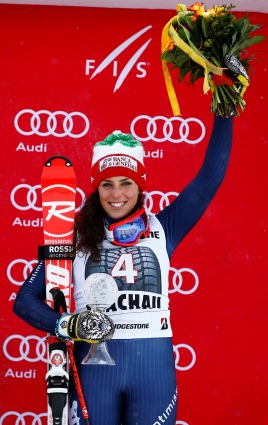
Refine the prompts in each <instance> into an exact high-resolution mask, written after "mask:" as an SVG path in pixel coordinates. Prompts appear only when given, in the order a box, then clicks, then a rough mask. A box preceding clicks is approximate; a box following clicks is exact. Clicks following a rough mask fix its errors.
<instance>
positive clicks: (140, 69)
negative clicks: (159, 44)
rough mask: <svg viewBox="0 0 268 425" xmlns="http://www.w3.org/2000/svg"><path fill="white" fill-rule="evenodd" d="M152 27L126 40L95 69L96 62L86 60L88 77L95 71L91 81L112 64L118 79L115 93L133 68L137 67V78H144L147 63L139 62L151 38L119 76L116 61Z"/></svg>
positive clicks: (114, 74)
mask: <svg viewBox="0 0 268 425" xmlns="http://www.w3.org/2000/svg"><path fill="white" fill-rule="evenodd" d="M151 28H152V26H151V25H149V26H147V27H145V28H143V29H142V30H141V31H138V32H137V33H136V34H134V35H132V36H131V37H130V38H128V39H127V40H125V41H124V42H123V43H121V44H120V45H119V46H118V47H116V49H114V50H113V51H112V52H111V53H110V54H109V55H108V56H107V57H106V58H105V59H104V60H103V61H102V62H101V63H100V65H99V66H98V67H97V68H96V69H95V60H93V59H87V60H86V71H85V73H86V75H90V72H91V70H94V72H93V74H92V75H91V77H90V79H91V80H92V79H93V78H94V77H96V75H98V74H100V73H101V72H102V71H103V70H104V69H105V68H107V66H108V65H110V64H112V69H113V76H114V77H117V80H116V83H115V86H114V92H116V91H117V90H118V89H119V88H120V87H121V85H122V84H123V82H124V81H125V79H126V77H127V76H128V74H129V73H130V71H131V70H132V68H133V67H134V66H135V65H136V69H137V73H136V77H137V78H144V77H145V75H146V70H145V69H144V67H145V66H146V62H138V60H139V58H140V56H141V55H142V53H143V52H144V51H145V49H146V48H147V46H148V45H149V43H150V42H151V40H152V39H151V38H150V39H149V40H147V41H146V42H145V43H144V44H143V45H142V46H141V47H139V48H138V50H137V51H136V52H135V53H134V54H133V56H132V57H131V58H130V59H129V60H128V62H127V63H126V64H125V66H124V68H123V69H122V71H121V72H120V74H119V75H118V61H117V60H115V59H116V58H117V57H118V56H119V55H120V54H121V53H122V52H124V51H125V50H126V49H127V48H128V47H129V46H130V45H131V44H132V43H133V42H134V41H135V40H137V39H138V38H140V37H141V36H142V35H143V34H144V33H146V32H147V31H148V30H149V29H151Z"/></svg>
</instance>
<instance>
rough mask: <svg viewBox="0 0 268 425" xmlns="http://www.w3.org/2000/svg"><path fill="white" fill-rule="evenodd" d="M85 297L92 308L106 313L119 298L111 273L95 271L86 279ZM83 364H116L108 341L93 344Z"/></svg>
mask: <svg viewBox="0 0 268 425" xmlns="http://www.w3.org/2000/svg"><path fill="white" fill-rule="evenodd" d="M83 297H84V300H85V302H86V304H87V305H88V306H89V307H90V308H91V309H92V310H97V311H100V312H103V313H104V312H105V310H106V309H107V308H109V307H110V306H111V305H112V304H113V303H114V302H115V301H116V300H117V298H118V286H117V284H116V282H115V280H114V279H113V278H112V276H110V275H109V274H106V273H93V274H91V275H89V276H88V277H87V279H86V280H85V283H84V287H83ZM82 364H84V365H115V361H114V360H113V358H112V357H111V355H110V354H109V352H108V348H107V343H106V341H103V342H98V343H96V344H91V347H90V349H89V352H88V354H87V355H86V357H85V358H84V359H83V361H82Z"/></svg>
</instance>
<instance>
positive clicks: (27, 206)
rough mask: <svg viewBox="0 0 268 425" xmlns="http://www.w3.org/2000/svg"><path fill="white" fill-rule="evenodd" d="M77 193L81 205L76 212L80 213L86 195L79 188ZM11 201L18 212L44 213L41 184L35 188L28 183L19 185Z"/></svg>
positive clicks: (12, 194) (12, 192)
mask: <svg viewBox="0 0 268 425" xmlns="http://www.w3.org/2000/svg"><path fill="white" fill-rule="evenodd" d="M76 191H77V193H79V194H80V196H81V204H80V205H79V206H78V207H77V208H76V211H80V209H81V207H82V202H83V200H84V198H85V194H84V192H83V191H82V189H80V188H77V189H76ZM10 200H11V203H12V205H13V207H14V208H16V209H17V210H21V211H27V210H31V209H32V210H35V211H42V205H41V186H40V184H36V185H34V186H31V185H29V184H26V183H22V184H18V185H17V186H15V187H14V189H12V191H11V194H10Z"/></svg>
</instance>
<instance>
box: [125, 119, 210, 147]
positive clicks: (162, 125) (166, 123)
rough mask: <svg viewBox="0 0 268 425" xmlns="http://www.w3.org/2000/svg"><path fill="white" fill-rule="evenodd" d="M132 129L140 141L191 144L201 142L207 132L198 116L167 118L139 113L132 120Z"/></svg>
mask: <svg viewBox="0 0 268 425" xmlns="http://www.w3.org/2000/svg"><path fill="white" fill-rule="evenodd" d="M130 131H131V134H132V135H133V137H134V138H136V139H138V140H139V141H140V142H147V141H148V140H153V141H155V142H165V141H168V142H172V143H180V142H186V143H189V144H196V143H199V142H201V140H203V138H204V136H205V134H206V128H205V126H204V124H203V123H202V121H200V120H199V119H198V118H186V119H184V118H182V117H171V118H166V117H163V116H161V115H158V116H156V117H150V116H149V115H139V116H138V117H136V118H134V120H133V121H132V123H131V126H130Z"/></svg>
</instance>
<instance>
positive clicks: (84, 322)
mask: <svg viewBox="0 0 268 425" xmlns="http://www.w3.org/2000/svg"><path fill="white" fill-rule="evenodd" d="M55 333H56V336H57V337H58V338H59V339H61V340H69V339H72V340H74V341H85V342H89V343H92V344H96V343H98V342H103V341H106V340H108V339H111V338H112V336H113V334H114V323H113V321H112V319H111V318H110V317H109V316H107V315H106V314H104V313H102V312H100V311H98V310H88V311H83V312H82V313H78V314H69V313H64V314H63V315H62V316H61V317H60V318H59V319H58V320H57V322H56V328H55Z"/></svg>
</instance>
